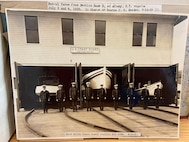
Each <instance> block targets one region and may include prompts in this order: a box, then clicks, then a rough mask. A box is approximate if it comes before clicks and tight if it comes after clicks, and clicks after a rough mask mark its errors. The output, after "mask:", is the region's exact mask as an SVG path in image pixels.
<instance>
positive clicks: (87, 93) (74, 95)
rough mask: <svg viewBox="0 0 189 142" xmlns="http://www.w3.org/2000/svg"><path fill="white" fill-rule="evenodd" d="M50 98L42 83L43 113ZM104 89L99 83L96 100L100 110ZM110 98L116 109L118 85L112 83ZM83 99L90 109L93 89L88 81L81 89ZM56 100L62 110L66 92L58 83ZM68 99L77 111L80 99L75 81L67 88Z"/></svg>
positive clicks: (104, 97) (102, 108)
mask: <svg viewBox="0 0 189 142" xmlns="http://www.w3.org/2000/svg"><path fill="white" fill-rule="evenodd" d="M49 98H50V93H49V91H48V90H46V86H45V85H43V90H42V91H41V92H40V100H41V102H42V108H43V110H44V113H47V112H48V102H49ZM106 98H107V96H106V91H105V89H104V88H103V85H101V88H100V89H99V90H98V91H97V98H96V99H97V100H98V101H99V107H100V110H101V111H102V110H104V103H105V100H106ZM112 98H113V100H114V108H115V110H117V107H118V101H119V100H120V93H119V90H118V85H117V84H116V85H114V89H113V91H112ZM83 99H84V101H86V108H87V111H92V101H93V100H94V90H93V89H92V88H91V87H90V82H86V88H85V90H84V91H83ZM56 100H57V102H58V108H59V111H60V112H62V111H63V109H64V108H65V101H66V93H65V90H64V88H63V85H58V90H57V93H56ZM69 100H70V101H71V102H72V109H73V111H77V102H78V100H80V98H79V91H78V89H77V88H76V83H75V82H72V83H71V87H70V88H69Z"/></svg>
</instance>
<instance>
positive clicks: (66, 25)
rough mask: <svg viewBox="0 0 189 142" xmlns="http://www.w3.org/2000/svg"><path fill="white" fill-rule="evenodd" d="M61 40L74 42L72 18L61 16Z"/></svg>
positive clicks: (68, 42) (69, 43)
mask: <svg viewBox="0 0 189 142" xmlns="http://www.w3.org/2000/svg"><path fill="white" fill-rule="evenodd" d="M62 40H63V44H68V45H73V44H74V37H73V19H67V18H62Z"/></svg>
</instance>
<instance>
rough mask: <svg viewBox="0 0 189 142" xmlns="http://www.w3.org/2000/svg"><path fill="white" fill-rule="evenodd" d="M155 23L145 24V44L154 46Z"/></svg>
mask: <svg viewBox="0 0 189 142" xmlns="http://www.w3.org/2000/svg"><path fill="white" fill-rule="evenodd" d="M156 31H157V23H148V24H147V37H146V46H152V47H154V46H156Z"/></svg>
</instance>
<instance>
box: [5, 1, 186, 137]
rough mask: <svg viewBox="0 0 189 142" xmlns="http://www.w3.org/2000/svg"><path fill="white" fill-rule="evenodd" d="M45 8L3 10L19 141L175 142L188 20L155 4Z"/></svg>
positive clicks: (59, 4)
mask: <svg viewBox="0 0 189 142" xmlns="http://www.w3.org/2000/svg"><path fill="white" fill-rule="evenodd" d="M47 6H48V9H43V10H41V9H40V10H39V9H19V8H8V9H6V17H7V26H8V34H9V50H10V62H11V63H10V64H11V76H12V85H13V95H14V110H15V117H16V119H15V123H16V134H17V138H18V139H20V140H26V139H27V140H28V139H40V140H44V139H85V138H116V139H125V138H137V139H138V138H171V139H172V138H179V119H180V99H181V87H182V71H183V65H184V53H185V48H186V38H187V32H181V31H184V30H186V31H187V28H188V16H187V15H184V14H177V13H174V14H173V13H162V12H161V11H162V7H161V5H153V4H151V5H150V4H148V5H147V4H146V5H145V4H134V3H119V2H111V3H106V2H96V3H95V2H91V3H87V2H73V1H69V2H68V1H67V2H66V1H64V2H61V1H59V2H53V1H51V2H47ZM15 37H17V38H15ZM178 52H179V53H183V54H182V55H183V56H181V55H180V54H178Z"/></svg>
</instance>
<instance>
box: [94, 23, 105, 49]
mask: <svg viewBox="0 0 189 142" xmlns="http://www.w3.org/2000/svg"><path fill="white" fill-rule="evenodd" d="M105 38H106V21H99V20H96V21H95V45H102V46H105V44H106V42H105Z"/></svg>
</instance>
